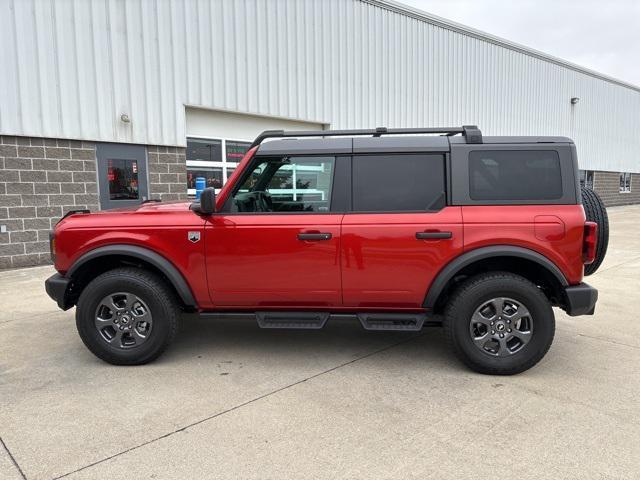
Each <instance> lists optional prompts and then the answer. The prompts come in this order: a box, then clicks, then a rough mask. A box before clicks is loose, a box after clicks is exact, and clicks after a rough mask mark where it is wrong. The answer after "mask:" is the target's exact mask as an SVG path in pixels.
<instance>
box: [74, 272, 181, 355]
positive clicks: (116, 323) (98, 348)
mask: <svg viewBox="0 0 640 480" xmlns="http://www.w3.org/2000/svg"><path fill="white" fill-rule="evenodd" d="M178 319H179V310H178V307H177V302H176V299H175V296H174V295H173V292H172V291H171V290H170V289H169V288H168V287H167V285H166V283H165V282H164V281H163V280H162V279H161V278H159V277H158V276H157V275H154V274H153V273H151V272H148V271H145V270H140V269H136V268H117V269H114V270H110V271H108V272H106V273H103V274H102V275H100V276H98V277H97V278H95V279H94V280H93V281H91V283H89V285H87V286H86V288H85V289H84V290H83V291H82V294H81V295H80V299H79V300H78V306H77V309H76V326H77V328H78V333H79V334H80V338H82V341H83V342H84V344H85V345H86V346H87V348H88V349H89V350H91V352H92V353H93V354H94V355H95V356H96V357H98V358H100V359H102V360H104V361H105V362H108V363H111V364H114V365H141V364H144V363H147V362H150V361H152V360H154V359H155V358H157V357H158V356H159V355H160V354H161V353H162V352H163V351H164V350H165V348H167V346H168V345H169V344H170V343H171V341H172V340H173V338H174V337H175V334H176V330H177V325H178Z"/></svg>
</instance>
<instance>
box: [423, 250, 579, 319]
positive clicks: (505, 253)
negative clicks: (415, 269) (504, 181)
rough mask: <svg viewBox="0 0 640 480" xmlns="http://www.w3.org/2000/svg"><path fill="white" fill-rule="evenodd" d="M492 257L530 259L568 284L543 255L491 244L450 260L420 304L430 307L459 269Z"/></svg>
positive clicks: (555, 266)
mask: <svg viewBox="0 0 640 480" xmlns="http://www.w3.org/2000/svg"><path fill="white" fill-rule="evenodd" d="M492 257H516V258H524V259H526V260H530V261H532V262H535V263H537V264H538V265H540V266H542V267H544V268H545V269H546V270H547V271H548V272H549V273H551V274H552V275H553V276H554V277H555V278H556V279H557V280H558V282H560V285H562V286H563V287H566V286H568V285H569V282H568V281H567V278H566V277H565V276H564V274H563V273H562V271H561V270H560V269H559V268H558V266H557V265H556V264H555V263H553V262H552V261H551V260H549V259H548V258H547V257H545V256H544V255H541V254H539V253H538V252H535V251H533V250H530V249H528V248H523V247H516V246H512V245H492V246H490V247H481V248H477V249H475V250H471V251H469V252H466V253H463V254H462V255H460V256H459V257H456V258H454V259H453V260H451V261H450V262H449V263H448V264H447V265H446V266H445V267H444V268H443V269H442V270H440V272H439V273H438V275H437V276H436V278H435V279H434V280H433V282H432V283H431V286H430V287H429V291H428V292H427V295H426V296H425V299H424V302H423V304H422V306H423V307H425V308H430V309H432V308H433V307H434V306H435V304H436V302H437V301H438V297H439V296H440V294H441V293H442V292H443V291H444V289H445V287H446V286H447V284H448V283H449V281H450V280H451V279H452V278H453V277H455V276H456V274H457V273H458V272H459V271H460V270H462V269H463V268H465V267H467V266H469V265H471V264H472V263H475V262H477V261H479V260H485V259H487V258H492Z"/></svg>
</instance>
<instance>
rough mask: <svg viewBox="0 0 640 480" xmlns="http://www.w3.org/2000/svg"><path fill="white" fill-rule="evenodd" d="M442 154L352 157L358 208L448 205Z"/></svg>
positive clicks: (407, 209) (423, 208) (436, 207)
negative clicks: (446, 202) (446, 203)
mask: <svg viewBox="0 0 640 480" xmlns="http://www.w3.org/2000/svg"><path fill="white" fill-rule="evenodd" d="M444 185H445V180H444V157H443V156H442V155H424V154H419V155H400V154H396V155H361V156H354V157H353V210H354V211H356V212H393V211H404V212H410V211H435V210H440V209H441V208H443V207H444V206H445V190H444Z"/></svg>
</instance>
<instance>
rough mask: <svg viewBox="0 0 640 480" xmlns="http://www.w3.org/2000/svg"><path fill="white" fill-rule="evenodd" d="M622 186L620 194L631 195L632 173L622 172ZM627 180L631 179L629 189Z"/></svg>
mask: <svg viewBox="0 0 640 480" xmlns="http://www.w3.org/2000/svg"><path fill="white" fill-rule="evenodd" d="M619 178H620V186H619V193H631V181H632V175H631V172H620V177H619ZM627 179H629V182H628V183H629V187H628V188H627Z"/></svg>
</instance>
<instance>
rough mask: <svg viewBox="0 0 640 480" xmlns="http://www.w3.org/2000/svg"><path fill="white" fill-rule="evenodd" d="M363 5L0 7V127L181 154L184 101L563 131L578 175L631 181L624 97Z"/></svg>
mask: <svg viewBox="0 0 640 480" xmlns="http://www.w3.org/2000/svg"><path fill="white" fill-rule="evenodd" d="M374 3H376V2H374ZM377 3H378V4H372V3H369V2H363V1H359V0H266V1H263V0H217V1H215V0H214V1H208V0H185V1H182V0H159V1H152V0H141V1H137V0H131V1H124V0H55V1H54V0H0V18H1V19H2V28H1V29H0V45H1V47H0V66H1V68H2V74H1V75H0V133H5V134H18V135H33V136H47V137H62V138H84V139H93V140H104V141H118V142H134V143H147V144H160V145H162V144H167V145H184V144H185V120H184V110H185V109H184V105H197V106H203V107H208V108H220V109H228V110H235V111H239V112H251V113H257V114H263V115H275V116H281V117H287V118H293V119H300V120H306V121H313V122H323V123H329V124H331V127H332V128H351V127H373V126H379V125H386V126H391V127H400V126H424V125H429V126H445V125H446V126H449V125H454V126H455V125H461V124H470V123H477V124H478V125H480V126H481V128H482V130H483V132H484V133H485V134H505V135H508V134H525V135H526V134H541V135H544V134H553V135H568V136H572V137H573V138H574V139H575V140H576V143H577V145H578V149H579V153H580V158H581V163H582V166H583V167H584V168H594V169H606V170H625V171H634V172H638V171H640V158H639V155H638V152H639V151H640V137H639V136H638V134H637V132H638V131H640V91H638V90H635V89H632V88H629V87H626V86H623V85H619V84H616V83H613V82H609V81H606V80H603V79H600V78H595V77H593V76H590V75H588V74H586V73H582V72H578V71H575V70H573V69H570V68H567V67H565V66H561V65H558V64H556V63H553V62H550V61H546V60H544V59H541V58H539V57H535V56H531V55H526V54H523V53H522V52H519V51H515V50H512V49H508V48H505V47H504V46H500V45H497V44H495V43H493V42H491V41H488V40H483V39H479V38H477V37H474V36H472V35H465V34H462V33H459V32H456V31H453V30H450V29H446V28H443V27H442V26H438V25H436V24H433V23H429V22H427V21H424V19H417V18H414V17H411V16H408V15H403V14H400V13H398V12H393V11H390V10H389V9H387V8H384V7H383V6H380V5H379V3H380V2H377ZM574 96H577V97H580V102H579V103H578V104H577V105H576V106H575V107H571V105H570V102H569V99H570V98H571V97H574ZM121 113H127V114H129V116H130V118H131V123H130V124H125V123H123V122H121V121H120V120H119V117H120V114H121Z"/></svg>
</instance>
